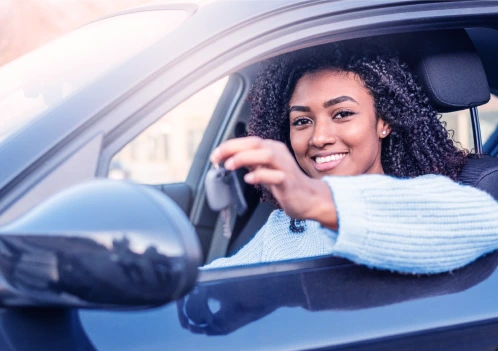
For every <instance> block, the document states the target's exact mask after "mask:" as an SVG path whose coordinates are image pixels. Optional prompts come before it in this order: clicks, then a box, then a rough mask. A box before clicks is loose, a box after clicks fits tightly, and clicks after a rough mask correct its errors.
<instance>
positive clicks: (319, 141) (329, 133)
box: [309, 118, 337, 148]
mask: <svg viewBox="0 0 498 352" xmlns="http://www.w3.org/2000/svg"><path fill="white" fill-rule="evenodd" d="M336 141H337V135H336V128H335V126H334V123H333V122H332V121H331V119H330V118H323V119H318V118H317V119H316V120H315V122H314V129H313V135H312V136H311V138H310V140H309V144H310V145H312V146H314V147H316V148H323V147H324V146H326V145H327V144H334V143H335V142H336Z"/></svg>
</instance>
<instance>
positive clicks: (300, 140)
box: [289, 131, 308, 158]
mask: <svg viewBox="0 0 498 352" xmlns="http://www.w3.org/2000/svg"><path fill="white" fill-rule="evenodd" d="M289 136H290V142H291V147H292V150H293V151H294V154H295V155H296V157H297V158H298V157H300V156H304V153H306V150H307V148H308V139H307V137H306V136H305V133H303V131H291V132H290V135H289Z"/></svg>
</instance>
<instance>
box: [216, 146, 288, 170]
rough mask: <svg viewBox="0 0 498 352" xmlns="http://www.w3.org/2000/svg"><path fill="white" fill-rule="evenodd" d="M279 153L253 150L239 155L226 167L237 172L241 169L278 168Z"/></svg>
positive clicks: (267, 149)
mask: <svg viewBox="0 0 498 352" xmlns="http://www.w3.org/2000/svg"><path fill="white" fill-rule="evenodd" d="M278 154H279V153H278V151H275V150H272V149H269V148H263V149H252V150H246V151H242V152H240V153H237V154H235V155H233V156H231V157H230V158H228V159H227V160H226V161H225V167H226V168H227V169H228V170H235V169H238V168H241V167H247V168H249V169H250V168H256V167H258V166H266V167H270V168H276V166H277V161H278V159H279V158H280V159H282V156H280V157H278Z"/></svg>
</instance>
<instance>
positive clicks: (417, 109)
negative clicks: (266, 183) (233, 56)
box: [248, 42, 467, 206]
mask: <svg viewBox="0 0 498 352" xmlns="http://www.w3.org/2000/svg"><path fill="white" fill-rule="evenodd" d="M322 69H332V70H337V71H343V72H351V73H354V74H356V75H357V76H358V77H359V78H360V79H361V81H362V83H363V84H364V87H365V88H366V89H367V91H368V92H369V93H370V95H371V96H372V97H373V100H374V108H375V113H376V117H377V118H382V119H383V120H384V121H385V122H387V123H388V124H389V126H390V128H391V133H390V134H389V135H388V136H387V137H385V138H384V139H383V141H382V149H381V163H382V167H383V169H384V172H385V174H387V175H392V176H397V177H416V176H420V175H424V174H440V175H445V176H448V177H450V178H451V179H453V180H457V177H458V174H459V173H460V171H461V170H462V168H463V166H464V165H465V162H466V155H467V151H465V150H459V149H458V148H456V147H455V145H454V143H453V140H452V138H451V136H450V134H449V133H448V131H447V130H446V128H445V123H444V122H441V121H440V117H441V116H440V115H439V114H438V112H437V111H436V110H435V109H434V108H433V107H432V106H431V105H430V102H429V99H428V98H427V95H426V94H425V92H424V91H423V90H422V88H421V87H420V86H419V85H418V84H417V83H416V81H415V78H414V76H413V74H412V73H411V72H410V70H409V68H408V65H407V64H406V63H404V62H402V61H401V60H400V58H399V56H398V55H395V54H391V53H389V51H388V50H385V48H384V49H381V48H379V47H374V46H372V45H365V44H362V45H358V44H356V45H355V46H352V45H351V44H348V43H346V42H342V43H333V44H327V45H322V46H317V47H312V48H308V49H303V50H300V51H296V52H293V53H289V54H285V55H281V56H278V57H276V58H273V59H270V60H269V61H268V62H267V63H266V68H265V69H264V70H263V71H262V72H261V73H260V74H259V75H258V77H257V79H256V82H255V83H254V85H253V87H252V89H251V92H250V94H249V103H250V105H251V116H250V121H249V127H248V134H249V135H253V136H259V137H262V138H266V139H274V140H279V141H281V142H284V143H285V144H286V145H287V147H288V148H289V150H290V151H291V153H293V151H292V148H291V144H290V137H289V133H290V132H289V122H288V119H289V101H290V98H291V96H292V93H293V91H294V88H295V85H296V83H297V81H298V80H299V79H300V78H301V77H303V76H304V75H305V74H306V73H310V72H315V71H319V70H322ZM259 191H261V192H262V195H261V196H262V199H263V200H266V201H270V202H272V203H273V204H274V205H276V206H278V203H277V202H276V200H275V199H274V198H273V196H272V195H271V193H270V192H269V191H268V190H266V189H264V188H259Z"/></svg>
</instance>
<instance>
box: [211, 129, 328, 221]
mask: <svg viewBox="0 0 498 352" xmlns="http://www.w3.org/2000/svg"><path fill="white" fill-rule="evenodd" d="M223 161H224V162H225V168H227V169H228V170H235V169H238V168H240V167H246V168H248V169H249V170H250V172H249V173H247V174H246V175H245V177H244V180H245V181H246V182H247V183H250V184H262V185H263V186H264V187H266V188H267V189H269V190H270V191H271V193H272V194H273V196H274V197H275V199H276V200H277V201H278V203H279V204H280V206H281V207H282V208H283V210H284V211H285V212H286V214H287V215H289V216H290V217H292V218H295V219H311V220H316V221H319V222H320V223H321V224H322V225H323V226H326V227H329V228H332V229H337V214H336V209H335V204H334V201H333V199H332V194H331V192H330V189H329V187H328V186H327V184H326V183H325V182H323V181H321V180H317V179H312V178H310V177H308V176H307V175H306V174H304V173H303V171H302V170H301V169H300V168H299V166H298V165H297V163H296V161H295V159H294V157H293V156H292V154H291V153H290V152H289V150H288V149H287V147H286V146H285V144H284V143H282V142H278V141H275V140H271V139H262V138H259V137H243V138H236V139H231V140H228V141H226V142H224V143H222V144H221V145H220V146H218V147H217V148H216V149H215V150H214V151H213V153H212V154H211V162H213V163H214V164H219V163H221V162H223Z"/></svg>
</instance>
